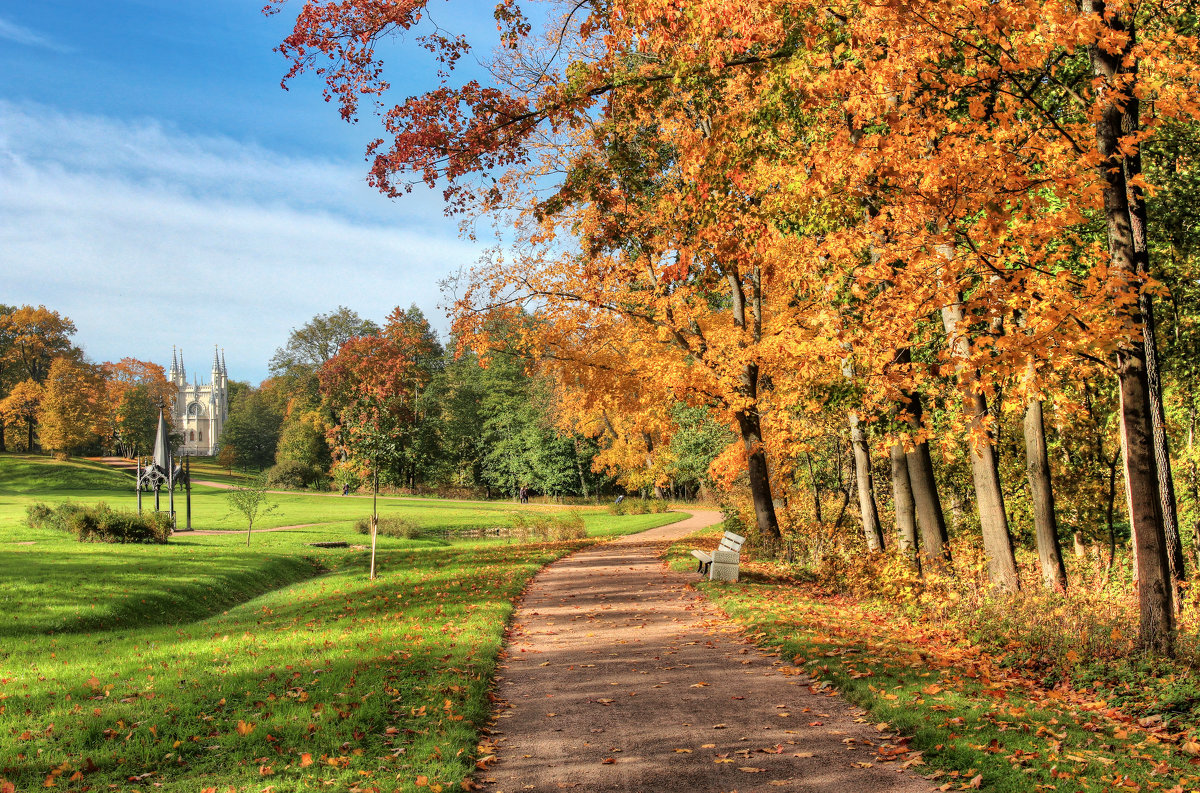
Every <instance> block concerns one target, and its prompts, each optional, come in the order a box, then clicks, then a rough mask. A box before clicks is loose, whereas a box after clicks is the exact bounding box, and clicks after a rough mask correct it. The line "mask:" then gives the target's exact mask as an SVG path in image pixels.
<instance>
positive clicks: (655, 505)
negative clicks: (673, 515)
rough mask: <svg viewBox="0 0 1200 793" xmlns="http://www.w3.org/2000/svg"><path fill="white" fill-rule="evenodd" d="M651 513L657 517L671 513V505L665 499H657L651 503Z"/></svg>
mask: <svg viewBox="0 0 1200 793" xmlns="http://www.w3.org/2000/svg"><path fill="white" fill-rule="evenodd" d="M650 511H651V512H653V513H654V514H655V515H661V514H662V513H664V512H670V511H671V504H670V503H669V502H668V501H667V500H666V499H665V498H656V499H654V500H653V501H651V502H650Z"/></svg>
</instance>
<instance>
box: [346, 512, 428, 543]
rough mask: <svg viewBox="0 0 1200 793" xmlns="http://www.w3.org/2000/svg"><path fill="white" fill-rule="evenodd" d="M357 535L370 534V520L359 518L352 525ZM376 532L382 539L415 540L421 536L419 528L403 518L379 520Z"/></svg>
mask: <svg viewBox="0 0 1200 793" xmlns="http://www.w3.org/2000/svg"><path fill="white" fill-rule="evenodd" d="M354 529H355V530H356V531H357V532H358V533H359V534H367V535H369V534H370V533H371V519H370V518H361V519H360V520H359V521H358V522H357V523H355V524H354ZM378 531H379V534H380V536H382V537H395V538H396V539H400V540H415V539H417V538H418V537H420V536H421V527H420V526H418V525H417V524H415V523H413V522H412V521H411V520H406V519H405V518H396V517H389V518H380V519H379V527H378Z"/></svg>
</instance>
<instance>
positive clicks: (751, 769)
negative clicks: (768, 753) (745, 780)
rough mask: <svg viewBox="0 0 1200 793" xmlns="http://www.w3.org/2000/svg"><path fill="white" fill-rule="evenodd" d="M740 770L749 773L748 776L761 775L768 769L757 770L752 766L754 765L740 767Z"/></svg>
mask: <svg viewBox="0 0 1200 793" xmlns="http://www.w3.org/2000/svg"><path fill="white" fill-rule="evenodd" d="M738 770H739V771H743V772H745V773H747V774H761V773H762V772H764V771H766V770H767V769H765V768H755V767H754V766H752V765H743V766H739V767H738Z"/></svg>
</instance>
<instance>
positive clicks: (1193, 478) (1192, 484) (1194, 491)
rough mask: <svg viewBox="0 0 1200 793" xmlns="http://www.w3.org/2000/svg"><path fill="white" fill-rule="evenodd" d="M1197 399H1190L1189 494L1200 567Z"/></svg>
mask: <svg viewBox="0 0 1200 793" xmlns="http://www.w3.org/2000/svg"><path fill="white" fill-rule="evenodd" d="M1195 445H1196V399H1195V396H1192V397H1190V398H1189V400H1188V440H1187V448H1188V494H1189V495H1190V496H1191V498H1192V509H1194V510H1196V513H1195V514H1196V515H1197V516H1198V517H1197V518H1195V519H1193V521H1192V565H1193V566H1194V567H1200V470H1198V467H1197V465H1196V454H1195Z"/></svg>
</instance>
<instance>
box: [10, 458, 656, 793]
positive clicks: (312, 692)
mask: <svg viewBox="0 0 1200 793" xmlns="http://www.w3.org/2000/svg"><path fill="white" fill-rule="evenodd" d="M40 482H46V483H47V486H42V485H40V484H39V483H40ZM126 482H127V478H126V477H124V475H122V474H119V473H116V472H112V471H108V470H105V469H102V468H97V467H94V466H89V465H68V466H61V465H58V464H53V463H50V462H47V461H45V460H40V459H37V458H33V459H16V458H13V457H12V456H0V789H4V782H5V780H7V781H9V782H11V783H13V784H15V785H16V789H18V790H27V789H32V788H34V787H41V786H42V785H44V784H45V783H46V782H47V781H49V782H53V783H54V784H55V785H56V786H57V787H59V788H63V789H76V790H82V789H83V788H84V787H88V786H90V787H91V788H92V789H99V788H106V787H108V786H114V787H119V788H125V787H127V786H129V784H130V781H129V780H130V778H137V777H141V781H142V782H143V783H145V784H152V783H158V784H160V785H162V786H163V787H164V788H165V789H167V790H179V791H185V790H186V791H195V790H203V789H205V788H207V787H216V788H218V789H220V790H226V789H228V788H229V787H233V788H235V789H251V787H253V789H255V790H258V789H261V788H263V787H266V786H267V785H275V786H276V789H279V790H309V789H314V790H315V789H329V788H328V787H327V786H328V785H330V784H333V785H336V786H337V787H335V788H333V789H345V788H348V787H351V786H352V785H353V784H354V783H358V784H359V785H360V786H362V787H363V789H369V788H370V787H374V786H379V787H381V788H382V789H386V790H392V789H397V788H398V789H401V790H412V789H416V786H417V785H418V782H425V783H427V784H428V786H429V787H431V788H433V787H435V786H437V785H439V784H440V785H443V786H445V787H446V789H452V788H453V787H455V786H456V785H457V783H458V782H459V781H461V780H462V779H463V778H464V777H466V776H467V774H468V773H469V772H470V770H471V769H472V768H473V766H474V762H475V759H476V755H477V752H476V744H477V742H478V737H479V735H478V728H479V726H481V725H482V724H483V722H484V721H485V720H486V718H487V716H488V713H489V709H490V704H489V701H488V698H487V692H488V688H489V685H490V681H491V677H492V673H493V671H494V666H495V662H496V655H497V653H498V651H499V648H500V646H501V641H502V634H503V628H504V625H505V623H506V620H507V618H508V615H509V614H510V613H511V610H512V601H513V599H514V598H515V597H516V596H517V595H518V594H519V592H520V590H521V589H522V588H523V586H524V584H525V582H526V581H527V580H528V578H529V577H530V576H531V575H533V573H535V572H536V571H537V569H539V568H540V567H541V566H542V565H543V564H545V563H546V562H548V561H550V560H552V559H554V558H557V557H558V556H561V555H562V554H564V553H567V552H569V551H570V550H571V549H572V548H575V547H579V545H580V544H581V543H580V542H576V543H565V544H546V545H520V544H515V543H508V542H504V541H490V542H475V543H454V544H449V543H445V542H433V541H406V540H396V539H389V538H380V541H379V560H378V561H379V569H380V570H381V571H382V572H381V576H380V578H379V579H377V580H376V581H374V582H370V581H367V580H366V576H365V572H364V571H365V566H366V556H367V555H366V553H365V552H362V551H355V550H344V549H342V550H325V549H316V548H311V547H309V546H308V545H307V544H306V543H308V542H312V541H315V540H331V539H332V540H338V539H341V540H348V541H350V542H352V543H355V542H362V541H363V538H362V536H361V535H357V534H355V533H353V529H352V528H351V527H350V521H349V520H348V519H346V518H344V517H343V518H342V519H341V520H336V516H337V514H338V513H334V512H331V511H330V510H331V509H336V510H346V512H342V513H340V514H341V515H350V514H353V516H354V517H359V516H361V515H362V514H364V509H369V501H365V502H364V501H359V502H358V503H357V504H354V503H352V502H353V501H354V500H353V499H340V498H333V499H327V498H322V497H319V496H308V497H305V496H300V495H297V496H294V497H291V496H289V497H286V498H284V499H281V501H282V502H283V504H284V505H283V507H282V508H281V510H280V513H281V514H279V515H277V516H276V518H277V520H278V521H279V523H280V524H292V523H306V522H314V521H313V520H312V519H313V518H315V517H319V518H330V517H334V518H335V521H334V522H332V523H329V524H326V525H321V526H317V527H311V528H307V529H301V530H291V531H286V532H274V533H265V534H257V535H255V536H254V537H253V538H252V545H251V547H250V548H246V547H245V546H244V545H243V542H244V535H241V534H223V535H216V536H196V535H177V536H176V537H174V538H172V540H171V542H170V543H169V544H168V545H165V546H107V545H81V544H79V543H75V542H74V541H72V540H70V539H69V538H67V537H64V536H63V535H59V534H55V533H53V532H49V531H35V530H31V529H28V528H24V527H21V526H20V525H18V521H19V520H20V517H21V515H22V514H23V511H24V506H25V505H26V504H28V503H31V502H33V501H35V500H38V498H39V497H40V498H43V499H44V500H59V499H61V498H63V497H71V498H74V499H76V500H80V501H93V500H99V499H104V500H108V501H109V503H114V504H126V505H129V502H132V497H131V494H130V493H129V491H128V489H123V488H127V484H126ZM111 488H118V489H111ZM35 493H36V494H37V496H35V495H34V494H35ZM213 495H214V497H219V494H218V493H213ZM306 498H307V501H306V500H305V499H306ZM293 499H294V500H293ZM214 500H215V499H214ZM221 501H223V498H221ZM389 503H396V502H389ZM396 506H397V509H399V508H400V507H401V506H402V505H400V504H397V505H396ZM403 506H406V505H403ZM413 507H414V509H412V510H411V511H410V513H409V514H412V515H415V516H416V518H415V519H416V520H418V522H420V523H422V524H423V525H438V526H455V525H479V524H478V523H472V521H480V520H484V519H496V518H502V517H503V515H504V512H507V511H511V510H512V507H511V506H507V507H505V508H504V512H494V511H488V510H479V509H475V507H474V505H443V508H442V509H441V510H438V509H437V507H438V505H437V504H431V503H425V502H421V503H418V504H415V505H413ZM351 510H352V512H351ZM676 518H677V516H664V515H643V516H633V517H628V518H624V517H623V518H617V517H616V516H611V515H607V514H605V513H600V512H592V513H587V514H586V519H587V521H588V524H589V530H591V531H592V532H594V533H598V534H599V533H613V532H619V531H629V530H633V529H634V528H640V527H648V526H653V525H660V524H662V523H664V522H668V521H669V520H672V519H676ZM18 542H31V543H33V544H32V545H21V544H18ZM583 542H584V543H586V542H587V541H583ZM146 774H149V775H150V776H143V775H146ZM73 777H74V779H73ZM422 787H424V785H422Z"/></svg>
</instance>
